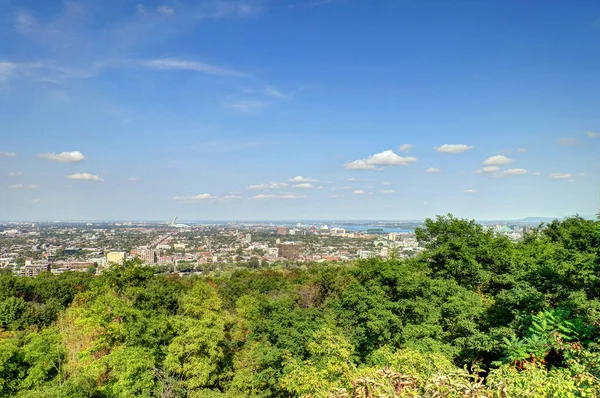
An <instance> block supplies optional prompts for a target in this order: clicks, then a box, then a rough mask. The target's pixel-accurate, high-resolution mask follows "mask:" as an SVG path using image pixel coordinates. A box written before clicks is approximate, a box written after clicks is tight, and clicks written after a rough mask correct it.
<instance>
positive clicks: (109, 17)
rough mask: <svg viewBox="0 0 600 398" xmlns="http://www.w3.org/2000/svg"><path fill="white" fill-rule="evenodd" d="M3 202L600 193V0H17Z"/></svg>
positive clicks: (10, 207) (119, 209) (274, 206)
mask: <svg viewBox="0 0 600 398" xmlns="http://www.w3.org/2000/svg"><path fill="white" fill-rule="evenodd" d="M0 42H1V43H2V45H0V220H1V219H4V220H6V219H11V220H14V219H32V220H75V219H79V220H82V219H152V220H164V219H170V218H172V217H173V216H175V215H177V216H179V218H180V219H188V220H189V219H195V220H223V219H243V220H252V219H315V218H323V219H421V218H424V217H428V216H434V215H435V214H444V213H447V212H452V213H454V214H455V215H458V216H462V217H475V218H479V219H512V218H520V217H526V216H564V215H570V214H575V213H579V214H586V215H587V214H594V213H596V212H597V211H598V207H599V205H600V201H599V199H600V179H599V178H598V175H599V172H600V111H599V109H600V93H599V91H598V87H600V73H598V71H599V70H600V51H598V49H599V48H600V47H599V46H600V3H599V2H597V1H579V2H576V4H574V3H572V2H547V1H534V0H532V1H527V2H523V1H508V0H507V1H500V0H498V1H494V0H487V1H447V2H442V1H410V0H407V1H402V0H377V1H367V0H346V1H343V0H339V1H336V0H330V1H327V0H321V1H318V0H306V1H303V0H297V1H294V0H290V1H282V0H279V1H277V0H270V1H269V0H205V1H181V0H177V1H167V0H160V1H156V2H146V1H144V2H140V1H125V0H118V1H117V0H105V1H89V0H73V1H39V0H35V1H28V0H18V1H17V0H0Z"/></svg>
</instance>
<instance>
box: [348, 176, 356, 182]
mask: <svg viewBox="0 0 600 398" xmlns="http://www.w3.org/2000/svg"><path fill="white" fill-rule="evenodd" d="M348 181H356V178H354V177H350V178H348Z"/></svg>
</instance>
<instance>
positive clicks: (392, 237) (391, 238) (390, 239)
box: [388, 232, 397, 242]
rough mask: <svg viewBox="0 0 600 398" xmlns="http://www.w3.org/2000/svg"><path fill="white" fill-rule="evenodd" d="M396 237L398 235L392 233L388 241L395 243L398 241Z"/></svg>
mask: <svg viewBox="0 0 600 398" xmlns="http://www.w3.org/2000/svg"><path fill="white" fill-rule="evenodd" d="M396 235H397V234H396V233H395V232H390V233H389V234H388V240H389V241H392V242H393V241H395V240H396Z"/></svg>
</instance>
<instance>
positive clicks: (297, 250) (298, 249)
mask: <svg viewBox="0 0 600 398" xmlns="http://www.w3.org/2000/svg"><path fill="white" fill-rule="evenodd" d="M277 248H278V249H279V257H283V258H285V259H287V260H297V259H298V258H299V257H300V255H301V253H302V243H297V242H284V243H280V244H279V245H277Z"/></svg>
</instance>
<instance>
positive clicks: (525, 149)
mask: <svg viewBox="0 0 600 398" xmlns="http://www.w3.org/2000/svg"><path fill="white" fill-rule="evenodd" d="M517 151H519V152H527V148H519V149H517Z"/></svg>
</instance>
